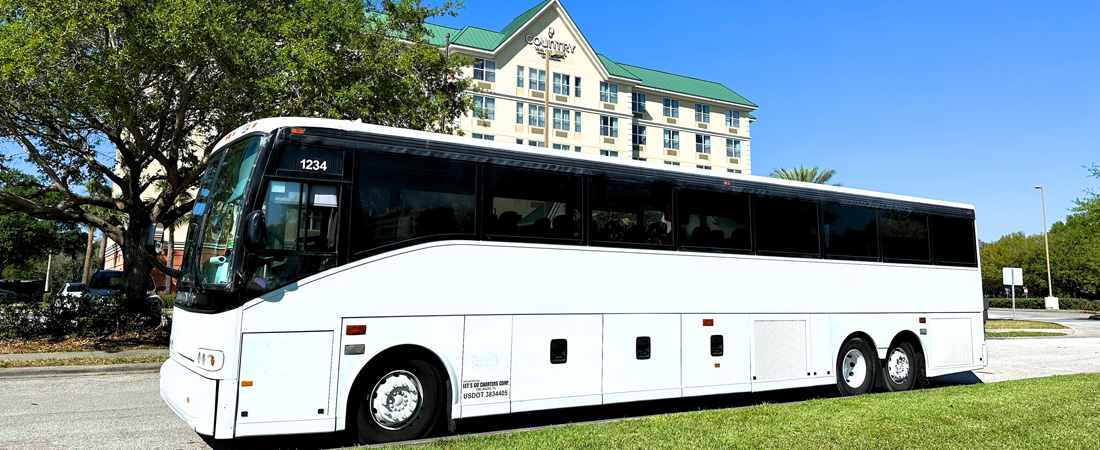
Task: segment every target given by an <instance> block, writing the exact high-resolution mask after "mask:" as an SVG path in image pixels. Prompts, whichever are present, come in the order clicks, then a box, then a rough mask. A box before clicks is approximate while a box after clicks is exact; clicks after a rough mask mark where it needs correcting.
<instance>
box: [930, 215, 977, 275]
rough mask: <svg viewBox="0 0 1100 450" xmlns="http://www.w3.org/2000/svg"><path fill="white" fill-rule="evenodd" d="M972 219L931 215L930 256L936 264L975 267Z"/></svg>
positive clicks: (975, 256)
mask: <svg viewBox="0 0 1100 450" xmlns="http://www.w3.org/2000/svg"><path fill="white" fill-rule="evenodd" d="M977 253H978V252H977V250H975V249H974V219H970V218H965V217H944V216H932V258H934V259H935V260H936V264H942V265H952V266H967V267H975V266H977V265H978V259H977V258H978V256H977Z"/></svg>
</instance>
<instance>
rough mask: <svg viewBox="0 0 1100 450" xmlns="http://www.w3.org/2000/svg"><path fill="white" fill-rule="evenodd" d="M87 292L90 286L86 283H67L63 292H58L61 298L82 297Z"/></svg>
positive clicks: (63, 287)
mask: <svg viewBox="0 0 1100 450" xmlns="http://www.w3.org/2000/svg"><path fill="white" fill-rule="evenodd" d="M87 290H88V286H87V285H86V284H84V283H65V285H64V286H62V287H61V290H60V291H57V295H58V296H61V297H80V296H82V295H84V292H86V291H87Z"/></svg>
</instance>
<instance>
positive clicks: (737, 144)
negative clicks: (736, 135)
mask: <svg viewBox="0 0 1100 450" xmlns="http://www.w3.org/2000/svg"><path fill="white" fill-rule="evenodd" d="M726 156H728V157H730V158H740V157H741V141H739V140H736V139H726Z"/></svg>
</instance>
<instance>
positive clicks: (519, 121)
mask: <svg viewBox="0 0 1100 450" xmlns="http://www.w3.org/2000/svg"><path fill="white" fill-rule="evenodd" d="M516 125H523V103H520V102H516Z"/></svg>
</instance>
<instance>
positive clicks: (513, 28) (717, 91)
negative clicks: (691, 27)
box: [425, 0, 757, 120]
mask: <svg viewBox="0 0 1100 450" xmlns="http://www.w3.org/2000/svg"><path fill="white" fill-rule="evenodd" d="M552 1H553V0H543V1H541V2H539V4H537V5H535V6H534V7H532V8H531V9H528V10H527V11H524V12H523V14H520V15H519V16H516V18H515V19H512V21H511V22H509V23H508V25H506V26H505V27H504V29H502V30H501V31H500V32H496V31H490V30H486V29H483V28H477V27H471V26H466V27H463V28H462V29H461V30H459V29H456V28H449V27H444V26H440V25H434V24H425V25H426V27H427V28H428V31H429V34H430V35H429V36H428V42H429V43H431V44H433V45H438V46H443V45H446V35H447V33H451V43H453V44H455V45H461V46H464V47H470V48H476V49H479V50H485V51H494V50H496V49H497V47H499V46H500V44H502V43H504V41H505V40H507V39H508V38H509V37H511V36H512V35H513V34H515V33H516V32H518V31H519V28H520V27H521V26H523V24H525V23H527V21H529V20H531V18H532V17H534V16H535V14H537V13H538V12H539V11H541V10H542V8H544V7H546V5H547V4H548V3H550V2H552ZM582 38H583V36H582ZM596 56H597V57H598V58H599V61H600V63H601V64H603V67H604V69H606V70H607V73H609V74H611V75H612V76H616V77H620V78H626V79H630V80H637V81H639V82H640V84H641V85H642V86H645V87H651V88H654V89H661V90H665V91H669V92H676V93H680V94H686V95H692V96H696V97H703V98H709V99H712V100H718V101H722V102H728V103H736V104H739V105H745V106H752V107H756V106H757V105H756V104H755V103H753V102H750V101H749V100H748V99H746V98H745V97H742V96H741V95H740V94H738V93H736V92H733V90H731V89H730V88H728V87H725V86H723V85H722V84H720V83H715V82H713V81H705V80H700V79H697V78H691V77H685V76H682V75H674V74H671V73H667V72H661V71H659V70H653V69H646V68H644V67H638V66H631V65H627V64H621V63H616V62H615V61H612V60H611V59H610V58H608V57H606V56H604V55H599V54H597V55H596ZM749 118H751V119H754V120H755V119H756V118H755V117H752V115H751V114H750V115H749Z"/></svg>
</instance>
